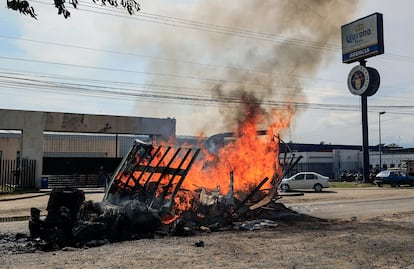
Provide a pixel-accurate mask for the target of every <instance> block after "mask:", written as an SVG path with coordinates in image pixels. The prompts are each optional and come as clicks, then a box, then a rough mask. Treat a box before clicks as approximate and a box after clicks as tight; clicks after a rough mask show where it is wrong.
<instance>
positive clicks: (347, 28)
mask: <svg viewBox="0 0 414 269" xmlns="http://www.w3.org/2000/svg"><path fill="white" fill-rule="evenodd" d="M341 33H342V62H343V63H352V62H356V61H359V60H362V59H366V58H369V57H372V56H375V55H380V54H383V53H384V34H383V23H382V14H380V13H374V14H372V15H369V16H366V17H364V18H361V19H359V20H356V21H353V22H351V23H348V24H345V25H342V27H341Z"/></svg>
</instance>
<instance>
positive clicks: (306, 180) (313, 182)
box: [280, 172, 329, 192]
mask: <svg viewBox="0 0 414 269" xmlns="http://www.w3.org/2000/svg"><path fill="white" fill-rule="evenodd" d="M323 188H329V177H327V176H323V175H321V174H318V173H315V172H300V173H297V174H295V175H293V176H291V177H290V178H284V179H282V182H281V183H280V189H281V190H282V191H289V190H295V189H314V190H315V192H320V191H322V189H323Z"/></svg>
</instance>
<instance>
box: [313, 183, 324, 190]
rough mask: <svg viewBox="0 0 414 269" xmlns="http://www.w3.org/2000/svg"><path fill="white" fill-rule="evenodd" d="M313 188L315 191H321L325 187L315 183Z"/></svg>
mask: <svg viewBox="0 0 414 269" xmlns="http://www.w3.org/2000/svg"><path fill="white" fill-rule="evenodd" d="M313 189H314V190H315V192H321V191H322V189H323V187H322V185H321V184H315V186H313Z"/></svg>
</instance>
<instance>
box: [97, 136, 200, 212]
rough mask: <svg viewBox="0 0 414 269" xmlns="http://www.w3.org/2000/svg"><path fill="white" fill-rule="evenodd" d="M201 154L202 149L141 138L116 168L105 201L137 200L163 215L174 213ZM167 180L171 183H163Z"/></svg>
mask: <svg viewBox="0 0 414 269" xmlns="http://www.w3.org/2000/svg"><path fill="white" fill-rule="evenodd" d="M199 153H200V149H199V148H183V147H172V146H163V145H153V144H151V143H145V142H143V141H140V140H138V139H137V140H135V141H134V143H133V145H132V146H131V149H130V150H129V152H128V154H127V155H126V156H125V157H124V159H123V160H122V162H121V164H120V165H119V166H118V169H117V170H116V171H115V173H114V175H113V177H112V179H111V181H110V183H109V185H108V188H107V189H106V191H105V195H104V198H103V201H104V202H109V203H113V204H121V203H122V202H123V201H125V200H129V199H137V200H139V201H140V202H142V203H143V204H144V205H145V206H147V207H148V208H151V209H154V210H158V211H159V214H160V215H162V214H167V213H170V212H171V210H172V209H173V207H174V198H175V197H176V195H177V193H178V192H179V190H180V188H181V186H182V184H183V182H184V180H185V177H186V176H187V174H188V172H189V170H190V168H191V166H192V165H193V163H194V161H195V160H196V158H197V156H198V154H199ZM144 175H145V176H146V179H145V181H144V182H141V181H142V179H143V178H144ZM157 176H158V178H156V177H157ZM125 177H127V179H126V181H125ZM163 179H164V180H165V179H168V184H166V185H165V184H161V182H162V180H163ZM130 183H131V184H130Z"/></svg>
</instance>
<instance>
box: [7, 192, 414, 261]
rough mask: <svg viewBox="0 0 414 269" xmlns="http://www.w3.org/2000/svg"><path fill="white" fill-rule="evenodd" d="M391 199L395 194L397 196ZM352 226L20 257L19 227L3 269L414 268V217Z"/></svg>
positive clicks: (236, 233) (342, 223)
mask: <svg viewBox="0 0 414 269" xmlns="http://www.w3.org/2000/svg"><path fill="white" fill-rule="evenodd" d="M385 191H387V190H385ZM396 191H398V190H395V192H396ZM407 191H408V192H412V190H403V191H402V192H399V194H400V195H403V196H405V195H406V192H407ZM345 192H348V191H345ZM374 192H375V193H377V191H376V190H372V191H371V192H370V191H369V190H363V191H360V194H358V195H361V197H359V198H363V197H364V196H366V195H368V196H371V195H373V194H372V193H374ZM349 193H350V194H349V195H348V194H346V193H343V191H335V192H332V193H324V194H320V195H317V194H313V193H309V194H308V193H305V197H296V198H293V197H292V198H287V197H285V198H283V199H282V200H286V201H287V200H288V199H290V202H291V203H293V200H294V199H300V200H301V201H296V202H298V203H300V202H302V203H308V202H310V201H314V202H315V201H317V200H318V201H320V202H322V201H323V200H325V199H328V196H330V197H332V199H337V197H347V198H349V199H351V198H350V196H352V197H354V198H352V199H357V198H358V197H357V196H358V195H356V194H355V193H358V190H350V191H349ZM351 193H352V194H353V195H351ZM387 193H390V194H392V195H393V193H394V191H388V192H387ZM316 195H317V196H316ZM383 195H384V193H378V196H383ZM310 197H316V198H310ZM318 198H319V199H318ZM304 199H306V201H305V200H304ZM308 199H310V200H308ZM409 202H412V201H409ZM300 216H302V217H300ZM347 219H348V220H344V219H342V220H341V219H337V220H321V219H318V218H312V217H306V216H303V215H298V216H296V217H294V218H289V219H281V220H279V221H276V223H277V225H278V226H277V227H271V228H269V227H268V228H266V229H262V230H251V231H249V230H225V231H220V232H212V233H203V232H200V233H197V234H196V235H194V236H188V237H155V238H152V239H141V240H135V241H126V242H119V243H108V244H105V245H103V246H100V247H92V248H82V249H75V248H66V249H64V250H59V251H53V252H42V251H35V252H33V253H27V252H26V253H22V251H19V246H20V247H21V249H27V246H26V245H25V244H27V242H26V241H25V240H24V238H22V239H18V240H15V238H16V233H14V232H13V230H14V231H16V232H17V231H21V229H22V226H20V227H19V225H24V226H23V227H25V229H26V230H27V222H19V225H16V224H17V223H14V224H15V225H14V229H13V228H11V227H10V230H9V233H7V234H4V233H3V236H2V238H1V239H0V264H2V268H30V267H32V268H33V267H35V268H132V267H138V268H414V265H413V261H412V250H413V249H414V240H413V239H414V211H411V212H398V208H396V210H395V212H394V213H392V214H388V215H386V214H382V215H381V216H377V217H373V218H365V219H364V218H359V217H358V218H355V219H352V218H347ZM0 227H3V226H0ZM0 232H3V231H0ZM17 236H19V235H17ZM10 242H13V244H10ZM19 244H20V245H19Z"/></svg>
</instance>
